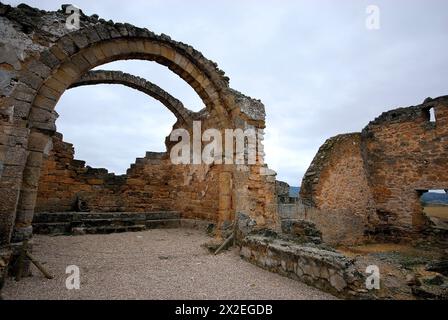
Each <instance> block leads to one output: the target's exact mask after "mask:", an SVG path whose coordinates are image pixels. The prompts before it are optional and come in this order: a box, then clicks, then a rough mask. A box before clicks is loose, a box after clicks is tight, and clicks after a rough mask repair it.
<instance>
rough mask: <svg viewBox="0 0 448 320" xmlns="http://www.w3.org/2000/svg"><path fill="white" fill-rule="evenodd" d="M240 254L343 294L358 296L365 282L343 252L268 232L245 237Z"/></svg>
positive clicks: (260, 263) (318, 286) (269, 268)
mask: <svg viewBox="0 0 448 320" xmlns="http://www.w3.org/2000/svg"><path fill="white" fill-rule="evenodd" d="M240 255H241V257H243V258H244V259H246V260H248V261H249V262H252V263H254V264H256V265H258V266H260V267H262V268H265V269H267V270H269V271H273V272H277V273H279V274H282V275H284V276H288V277H290V278H292V279H296V280H300V281H303V282H305V283H307V284H309V285H311V286H315V287H317V288H319V289H322V290H325V291H328V292H330V293H332V294H334V295H337V296H340V297H346V298H347V297H348V298H357V297H358V296H357V295H356V293H355V292H356V290H357V289H360V288H362V287H363V285H364V281H365V280H364V276H363V275H362V274H361V273H359V272H358V271H357V269H356V268H355V264H354V261H353V260H351V259H348V258H347V257H345V256H344V255H342V254H341V253H338V252H335V251H329V250H326V249H322V248H319V247H317V246H308V245H301V244H295V243H293V242H290V241H285V240H282V239H279V238H276V237H272V236H271V235H266V233H265V234H262V235H249V236H247V237H246V238H244V239H243V240H242V242H241V251H240ZM363 298H365V296H363Z"/></svg>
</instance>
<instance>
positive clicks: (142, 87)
mask: <svg viewBox="0 0 448 320" xmlns="http://www.w3.org/2000/svg"><path fill="white" fill-rule="evenodd" d="M95 84H122V85H125V86H127V87H130V88H133V89H136V90H138V91H141V92H143V93H145V94H147V95H149V96H151V97H153V98H154V99H156V100H158V101H160V102H161V103H162V104H163V105H165V106H166V107H167V108H168V109H169V110H170V111H171V112H172V113H173V114H174V115H175V116H176V118H177V119H178V120H179V121H181V122H183V123H185V124H188V125H191V124H192V122H193V114H194V112H193V111H191V110H188V109H187V108H185V107H184V105H183V103H182V102H181V101H179V100H178V99H176V98H175V97H173V96H172V95H171V94H169V93H168V92H166V91H165V90H163V89H162V88H160V87H159V86H157V85H156V84H154V83H152V82H150V81H148V80H146V79H143V78H140V77H137V76H134V75H131V74H129V73H125V72H121V71H109V70H95V71H89V72H88V73H86V74H84V75H83V76H82V77H81V78H80V79H79V80H78V81H76V82H75V83H73V84H71V85H70V86H69V88H68V89H71V88H76V87H81V86H86V85H95Z"/></svg>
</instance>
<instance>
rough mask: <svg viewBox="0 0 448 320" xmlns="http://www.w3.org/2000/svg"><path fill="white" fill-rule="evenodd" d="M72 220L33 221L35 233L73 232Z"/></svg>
mask: <svg viewBox="0 0 448 320" xmlns="http://www.w3.org/2000/svg"><path fill="white" fill-rule="evenodd" d="M71 229H72V226H71V223H70V222H51V223H33V233H35V234H53V235H57V234H68V233H70V232H71Z"/></svg>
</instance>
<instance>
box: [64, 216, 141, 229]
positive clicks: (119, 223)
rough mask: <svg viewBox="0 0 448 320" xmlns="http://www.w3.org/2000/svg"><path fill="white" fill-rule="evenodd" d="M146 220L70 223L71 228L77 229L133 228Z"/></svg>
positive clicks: (98, 220) (90, 220) (93, 220)
mask: <svg viewBox="0 0 448 320" xmlns="http://www.w3.org/2000/svg"><path fill="white" fill-rule="evenodd" d="M145 222H146V220H141V219H139V220H137V219H118V218H116V219H85V220H81V221H72V226H73V227H75V228H79V227H87V228H89V227H101V226H133V225H138V224H140V225H141V224H143V225H144V224H145Z"/></svg>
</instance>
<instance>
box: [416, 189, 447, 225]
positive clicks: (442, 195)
mask: <svg viewBox="0 0 448 320" xmlns="http://www.w3.org/2000/svg"><path fill="white" fill-rule="evenodd" d="M420 193H421V196H420V203H421V205H422V208H423V213H424V214H425V215H426V217H428V218H429V220H431V222H432V223H433V224H434V226H435V227H436V228H440V229H448V188H446V189H432V190H423V191H421V192H420Z"/></svg>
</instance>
